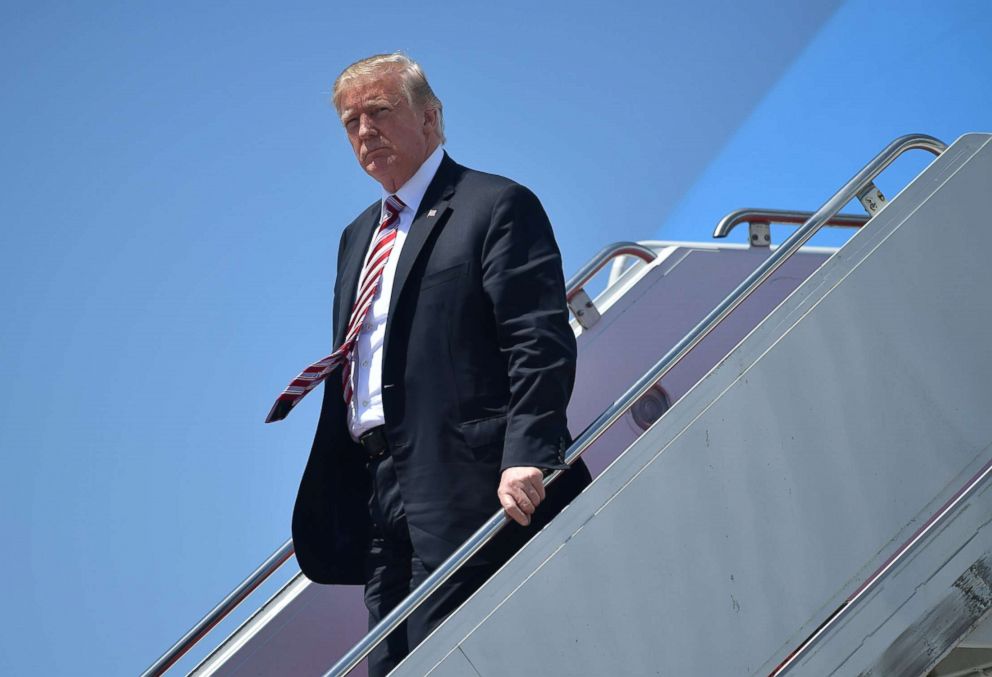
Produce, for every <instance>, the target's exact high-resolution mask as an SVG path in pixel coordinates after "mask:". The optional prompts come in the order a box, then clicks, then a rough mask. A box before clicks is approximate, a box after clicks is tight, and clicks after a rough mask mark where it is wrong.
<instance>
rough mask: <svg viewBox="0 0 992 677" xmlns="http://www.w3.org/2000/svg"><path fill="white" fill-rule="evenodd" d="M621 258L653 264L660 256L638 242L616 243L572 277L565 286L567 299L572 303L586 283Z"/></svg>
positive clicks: (590, 260)
mask: <svg viewBox="0 0 992 677" xmlns="http://www.w3.org/2000/svg"><path fill="white" fill-rule="evenodd" d="M619 256H636V257H637V258H639V259H641V260H642V261H644V262H645V263H651V262H652V261H654V260H655V258H656V257H657V256H658V255H657V254H656V253H655V252H654V250H652V249H649V248H648V247H645V246H644V245H640V244H637V243H636V242H614V243H613V244H611V245H608V246H607V247H604V248H603V249H602V250H601V251H600V252H599V253H598V254H596V255H595V256H594V257H592V258H591V259H589V262H588V263H586V265H584V266H582V267H581V268H580V269H579V272H577V273H576V274H575V275H573V276H572V278H571V279H570V280H569V281H568V284H566V285H565V290H566V291H565V299H566V300H568V301H571V300H572V299H573V298H574V297H575V295H576V294H578V293H579V292H580V291H582V287H584V286H585V284H586V282H588V281H589V280H591V279H592V278H593V276H594V275H595V274H596V273H598V272H599V271H600V270H602V269H603V267H604V266H605V265H606V264H607V263H609V262H610V261H612V260H613V259H615V258H617V257H619Z"/></svg>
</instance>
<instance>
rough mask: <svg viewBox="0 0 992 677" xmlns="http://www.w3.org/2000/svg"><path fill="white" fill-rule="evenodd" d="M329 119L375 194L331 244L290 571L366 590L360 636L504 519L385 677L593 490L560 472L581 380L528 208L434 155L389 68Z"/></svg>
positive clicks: (378, 656)
mask: <svg viewBox="0 0 992 677" xmlns="http://www.w3.org/2000/svg"><path fill="white" fill-rule="evenodd" d="M333 98H334V105H335V108H336V109H337V111H338V113H339V115H340V117H341V121H342V123H343V124H344V128H345V131H346V133H347V135H348V140H349V141H350V143H351V146H352V149H353V150H354V152H355V156H356V158H357V159H358V161H359V164H360V165H361V166H362V168H363V169H364V170H365V171H366V172H367V173H368V174H369V176H371V177H372V178H373V179H375V180H376V181H377V182H378V183H379V184H380V185H381V186H382V189H383V193H382V199H380V200H377V201H376V202H375V203H373V204H372V205H371V206H370V207H369V208H368V209H366V210H365V211H364V212H363V213H362V214H361V215H359V217H358V218H357V219H355V221H353V222H352V223H351V224H350V225H349V226H348V227H347V228H345V230H344V233H343V234H342V236H341V243H340V246H339V248H338V260H337V271H338V273H337V279H336V282H335V286H334V345H335V346H336V350H335V352H334V353H333V354H332V355H330V356H328V357H327V358H325V359H323V360H321V361H320V362H317V363H315V364H314V365H312V366H311V367H308V369H307V370H305V371H304V372H303V373H302V374H301V375H300V376H299V377H298V378H297V379H296V380H294V381H293V382H292V383H291V384H290V386H289V387H288V388H287V389H286V392H284V393H283V394H282V395H281V396H280V398H279V400H278V401H277V402H276V404H275V406H274V407H273V410H272V412H271V413H270V417H269V420H278V419H279V418H282V417H283V416H285V415H286V414H287V413H288V411H289V410H290V409H291V408H292V407H293V406H294V405H295V404H296V402H298V401H299V399H300V398H302V397H303V396H304V395H305V394H306V393H307V392H309V390H310V389H312V387H313V386H314V385H315V384H316V383H317V382H320V381H322V380H324V379H326V381H327V384H326V386H325V388H324V400H323V407H322V409H321V414H320V420H319V423H318V425H317V432H316V434H315V438H314V443H313V448H312V450H311V453H310V459H309V461H308V463H307V468H306V471H305V473H304V476H303V479H302V481H301V484H300V491H299V495H298V497H297V503H296V508H295V511H294V515H293V540H294V543H295V547H296V557H297V559H298V561H299V563H300V567H301V568H302V569H303V572H304V573H305V574H306V575H307V576H308V577H309V578H310V579H312V580H314V581H317V582H321V583H364V584H365V586H366V587H365V602H366V606H367V607H368V610H369V627H370V628H371V627H372V626H374V625H375V624H376V623H377V622H378V621H379V620H380V619H381V618H382V617H383V616H385V614H386V613H388V612H389V611H390V610H391V609H392V608H393V607H394V606H395V605H396V604H397V603H399V602H400V601H401V600H402V599H403V598H404V597H406V596H407V594H409V592H410V591H412V590H413V589H414V588H416V587H417V585H419V584H420V583H421V582H422V581H423V580H424V579H425V578H426V577H427V575H428V574H429V573H430V572H431V571H433V570H434V569H436V568H437V567H438V565H440V564H441V562H443V561H444V559H445V558H446V557H447V556H448V555H450V554H451V553H452V552H453V551H454V550H455V549H456V548H457V547H458V546H459V545H460V544H461V543H462V542H463V541H464V540H465V539H466V538H467V537H468V536H470V535H471V534H472V533H473V532H474V531H475V530H476V529H477V528H478V527H479V526H481V525H482V523H483V522H485V520H486V519H488V518H489V517H490V516H491V515H492V514H493V513H494V512H495V511H496V510H498V509H499V507H500V506H502V508H503V509H504V510H505V512H506V514H507V515H508V516H509V517H510V518H512V519H513V520H514V521H515V522H516V524H515V525H511V526H510V527H508V528H507V529H505V530H504V531H503V532H502V533H501V534H500V536H499V537H497V538H496V539H494V541H493V542H492V543H490V544H489V545H488V546H487V547H486V548H484V549H483V551H482V552H480V553H479V555H478V556H477V557H475V558H474V559H473V560H472V561H471V562H470V563H469V564H468V565H467V566H466V567H463V570H462V571H460V572H458V574H456V575H455V576H454V577H453V578H452V579H451V580H450V581H449V582H448V583H446V584H445V585H444V586H443V587H442V588H440V589H439V590H438V591H437V593H435V594H434V595H433V596H432V598H431V599H430V600H428V601H427V602H426V603H425V604H424V605H423V606H421V607H420V608H419V609H418V610H417V611H416V612H414V614H413V615H411V617H410V619H409V621H408V622H407V624H406V627H405V628H403V627H401V628H399V629H397V631H396V632H394V633H393V634H392V636H391V637H390V638H389V639H388V640H387V642H386V643H385V645H382V646H380V647H379V648H378V649H377V650H375V651H374V652H373V654H372V655H371V656H370V673H371V674H372V675H382V674H386V673H387V672H388V671H389V670H391V669H392V667H393V666H395V665H396V664H397V663H398V662H399V661H400V660H401V659H402V658H403V656H405V655H406V653H407V652H408V650H409V649H412V648H413V647H414V646H415V645H416V644H417V643H418V642H419V641H420V640H421V639H423V638H424V637H425V636H426V635H427V634H428V633H429V632H430V631H431V630H433V629H434V628H435V627H436V626H437V625H438V624H439V623H440V622H441V621H442V620H443V619H444V617H445V616H446V615H447V614H448V613H450V612H451V611H452V610H453V609H454V608H455V607H457V606H458V604H460V603H461V602H462V601H464V600H465V599H466V598H467V597H468V596H469V595H470V594H471V593H472V592H473V591H474V590H475V589H476V588H477V587H478V586H479V585H480V584H481V583H482V582H483V581H484V580H485V579H486V578H487V577H488V576H489V575H490V574H491V573H492V572H493V571H494V570H495V568H496V567H497V566H499V565H500V564H501V563H503V562H504V561H505V560H506V559H507V558H508V557H509V556H510V555H511V554H512V553H513V552H514V551H515V550H516V549H517V548H519V547H520V545H522V543H523V542H524V541H525V540H526V539H527V538H529V537H530V536H531V535H533V534H534V533H535V532H536V531H537V530H539V529H540V527H541V526H543V525H544V524H546V523H547V521H548V520H549V519H550V518H551V517H552V516H553V515H554V514H555V513H556V512H557V511H559V510H560V509H561V508H562V507H563V506H564V505H565V504H566V503H567V502H568V501H569V500H571V498H573V497H574V496H575V495H576V494H577V493H578V492H579V491H581V489H582V488H583V487H584V486H585V485H586V484H587V483H588V482H589V473H588V471H587V470H586V468H585V466H584V465H581V462H580V463H579V464H577V467H574V468H572V469H571V470H569V471H568V472H566V473H565V474H564V475H563V477H562V478H561V479H560V480H559V481H558V482H557V483H555V484H554V485H552V487H551V488H550V489H549V490H548V495H547V496H545V489H544V485H543V482H542V477H543V473H544V472H545V471H548V470H550V469H554V468H562V469H564V468H567V466H566V465H565V464H564V456H563V454H564V451H565V450H566V448H567V446H568V444H569V443H570V438H569V434H568V430H567V428H566V420H565V409H566V406H567V404H568V400H569V397H570V395H571V390H572V383H573V379H574V371H575V338H574V335H573V333H572V330H571V328H570V327H569V324H568V313H567V309H566V306H565V289H564V280H563V278H562V269H561V258H560V255H559V251H558V247H557V245H556V243H555V241H554V236H553V234H552V231H551V226H550V223H549V222H548V218H547V215H546V214H545V213H544V210H543V209H542V207H541V205H540V202H538V200H537V198H536V197H535V196H534V195H533V193H531V192H530V191H528V190H527V189H526V188H524V187H522V186H520V185H519V184H516V183H514V182H512V181H510V180H508V179H505V178H502V177H498V176H494V175H490V174H484V173H481V172H477V171H473V170H471V169H467V168H465V167H462V166H459V165H458V164H456V163H455V162H454V161H452V160H451V158H449V157H448V156H447V154H445V152H444V151H443V149H442V144H443V142H444V131H443V122H442V111H441V102H440V101H439V100H438V98H437V97H436V96H435V95H434V92H433V91H432V89H431V87H430V85H429V84H428V83H427V79H426V78H425V77H424V74H423V71H422V70H421V69H420V67H419V66H418V65H417V64H416V63H415V62H413V61H412V60H410V59H409V58H407V57H405V56H403V55H400V54H391V55H379V56H374V57H370V58H368V59H364V60H362V61H359V62H357V63H355V64H353V65H351V66H349V67H348V68H347V69H345V71H344V72H343V73H342V74H341V75H340V76H339V77H338V79H337V81H336V82H335V84H334V94H333Z"/></svg>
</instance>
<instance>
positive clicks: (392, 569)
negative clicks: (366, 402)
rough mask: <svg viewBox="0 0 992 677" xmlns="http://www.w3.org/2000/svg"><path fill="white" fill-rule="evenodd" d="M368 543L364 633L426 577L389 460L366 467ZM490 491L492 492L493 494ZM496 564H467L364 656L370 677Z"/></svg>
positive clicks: (475, 586) (408, 647) (375, 676)
mask: <svg viewBox="0 0 992 677" xmlns="http://www.w3.org/2000/svg"><path fill="white" fill-rule="evenodd" d="M369 472H370V474H371V477H372V495H371V498H370V499H369V513H370V515H371V517H372V540H371V543H370V545H369V551H368V554H367V556H366V562H365V580H366V583H365V606H366V608H367V609H368V610H369V630H371V629H372V628H373V627H375V625H377V624H378V623H379V621H380V620H382V619H383V618H384V617H385V616H386V614H388V613H389V612H390V611H391V610H392V609H393V608H394V607H395V606H396V605H397V604H399V603H400V602H401V601H402V600H403V598H405V597H406V596H407V595H409V594H410V592H412V591H413V590H414V589H415V588H416V587H417V586H419V585H420V584H421V583H423V581H424V580H425V579H426V578H427V577H428V576H429V575H430V573H431V570H429V569H428V568H427V567H426V566H425V565H424V563H423V561H422V560H421V559H420V558H419V557H418V556H417V553H416V552H414V550H413V547H412V545H411V544H410V532H409V530H408V529H407V524H406V514H405V513H404V510H403V500H402V498H401V496H400V491H399V486H398V484H397V481H396V472H395V470H394V468H393V460H392V458H391V457H390V456H389V455H386V456H382V457H380V458H379V459H377V460H373V461H371V462H370V463H369ZM494 491H495V489H494ZM497 568H498V565H497V564H496V563H485V564H479V563H474V562H469V563H468V565H466V566H464V567H462V568H461V569H460V570H459V571H458V572H456V573H455V574H454V575H453V576H452V577H451V578H449V579H448V580H447V581H446V582H445V583H444V584H443V585H442V586H441V587H440V588H438V590H436V591H435V592H434V594H433V595H431V597H430V598H429V599H427V600H426V601H425V602H424V603H423V604H421V605H420V607H418V608H417V610H416V611H414V612H413V613H412V614H411V615H410V617H409V618H408V620H407V621H406V622H404V623H403V624H401V625H400V626H399V627H397V628H396V630H394V631H393V632H392V633H391V634H390V635H389V637H387V638H386V641H384V642H382V643H381V644H379V646H378V647H376V648H375V649H374V650H373V651H372V653H371V654H370V655H369V677H381V676H383V675H386V674H388V673H389V671H390V670H392V669H393V668H394V667H396V665H397V664H399V662H400V661H402V660H403V658H404V657H405V656H406V655H407V654H408V653H409V652H410V651H411V650H412V649H414V648H415V647H416V646H417V645H418V644H419V643H420V642H421V641H422V640H423V639H424V638H425V637H427V635H429V634H430V633H431V632H432V631H433V630H434V629H435V628H436V627H437V626H438V625H440V624H441V622H442V621H443V620H444V619H445V618H446V617H447V616H448V614H450V613H451V612H452V611H454V610H455V609H456V608H457V607H458V606H459V605H461V603H462V602H464V601H465V600H466V599H468V598H469V597H470V596H471V595H472V593H473V592H475V591H476V590H477V589H478V588H479V586H480V585H482V583H484V582H485V581H486V579H487V578H489V576H491V575H492V574H493V572H495V571H496V569H497Z"/></svg>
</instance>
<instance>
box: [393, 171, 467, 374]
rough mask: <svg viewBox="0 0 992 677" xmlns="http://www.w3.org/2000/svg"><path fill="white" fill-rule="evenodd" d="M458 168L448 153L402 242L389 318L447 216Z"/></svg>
mask: <svg viewBox="0 0 992 677" xmlns="http://www.w3.org/2000/svg"><path fill="white" fill-rule="evenodd" d="M457 167H458V165H456V164H455V162H454V160H452V159H451V158H450V157H448V154H447V153H445V154H444V157H443V158H442V159H441V165H440V166H439V167H438V169H437V174H435V175H434V179H433V180H432V181H431V184H430V186H428V187H427V192H426V193H424V199H423V200H421V201H420V208H419V209H418V210H417V214H416V215H415V216H414V219H413V223H412V224H411V225H410V232H408V233H407V236H406V240H404V241H403V248H402V249H401V250H400V258H399V261H397V263H396V273H395V274H394V276H393V288H392V290H391V291H390V296H389V315H388V316H387V317H390V318H392V317H396V304H397V303H398V302H399V299H400V297H401V296H402V295H403V287H404V286H405V285H406V283H407V280H408V278H409V277H410V271H411V270H412V269H413V264H414V263H415V262H416V260H417V258H418V257H419V256H420V252H421V250H422V249H423V248H424V245H425V244H426V243H427V240H428V239H430V236H431V232H433V230H434V228H436V227H437V226H438V224H440V223H441V222H442V221H444V219H445V218H446V216H447V211H448V202H449V201H450V200H451V196H452V195H453V194H454V192H455V179H456V175H457V172H456V171H455V170H456V169H457ZM390 329H391V325H387V327H386V337H385V339H384V340H383V346H382V351H383V356H385V355H388V350H389V337H390V334H391V333H392V332H391V331H390Z"/></svg>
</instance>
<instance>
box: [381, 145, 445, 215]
mask: <svg viewBox="0 0 992 677" xmlns="http://www.w3.org/2000/svg"><path fill="white" fill-rule="evenodd" d="M443 158H444V148H443V147H442V146H441V144H438V146H437V148H435V149H434V152H433V153H431V154H430V155H428V156H427V159H426V160H424V164H422V165H420V169H418V170H417V173H416V174H414V175H413V176H411V177H410V179H409V180H408V181H407V182H406V183H404V184H403V185H402V186H400V189H399V190H397V191H396V192H395V193H387V192H386V191H385V190H383V191H382V200H383V202H385V200H386V198H387V197H389V196H390V195H396V197H398V198H399V199H401V200H403V204H405V205H406V206H407V207H409V208H410V209H411V210H412V212H413V213H414V214H416V213H417V210H418V209H420V202H421V201H422V200H423V199H424V194H425V193H426V192H427V187H428V186H429V185H431V181H432V180H433V179H434V175H435V174H437V168H438V167H440V166H441V160H442V159H443Z"/></svg>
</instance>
